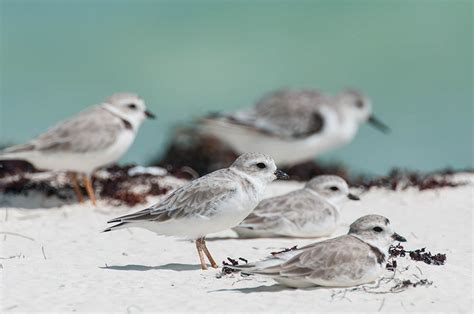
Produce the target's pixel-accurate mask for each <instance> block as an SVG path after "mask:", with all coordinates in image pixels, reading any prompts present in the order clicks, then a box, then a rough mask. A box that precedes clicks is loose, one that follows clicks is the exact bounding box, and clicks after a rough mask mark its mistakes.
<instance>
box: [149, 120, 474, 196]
mask: <svg viewBox="0 0 474 314" xmlns="http://www.w3.org/2000/svg"><path fill="white" fill-rule="evenodd" d="M237 156H238V154H237V153H236V152H235V151H233V150H232V149H231V148H230V147H229V146H228V145H225V144H223V143H222V142H221V141H219V140H218V139H217V138H215V137H212V136H209V135H202V134H200V133H199V132H197V131H196V130H195V129H192V128H188V129H180V130H179V131H178V132H176V133H175V135H174V136H173V138H172V139H171V141H170V145H169V147H168V149H167V150H166V152H165V153H164V155H163V157H162V158H157V159H156V160H154V161H152V162H151V164H152V165H157V166H160V167H163V168H166V169H167V170H168V171H169V172H170V173H171V174H173V175H175V176H178V177H182V178H188V179H189V178H192V176H190V174H189V173H188V172H187V171H185V170H184V169H186V168H191V169H193V170H194V171H195V172H196V173H197V174H199V176H202V175H205V174H207V173H209V172H212V171H214V170H216V169H220V168H224V167H227V166H229V165H230V164H231V163H232V162H233V160H234V159H235V158H236V157H237ZM282 170H283V171H285V172H286V173H288V174H289V175H290V178H291V180H297V181H308V180H310V179H311V178H313V177H315V176H318V175H323V174H332V175H337V176H340V177H342V178H343V179H345V180H346V181H347V182H348V183H349V185H351V186H356V187H362V188H365V189H370V188H372V187H384V188H387V189H390V190H398V189H407V188H410V187H415V188H418V189H419V190H430V189H437V188H444V187H456V186H459V185H463V184H464V183H462V182H453V181H452V180H451V178H450V176H452V175H453V174H455V173H456V172H461V171H462V172H473V169H463V170H459V171H454V170H453V169H444V170H441V171H435V172H431V173H421V172H417V171H409V170H402V169H399V168H394V169H392V170H391V171H390V172H389V173H388V174H387V175H386V176H382V177H374V176H369V175H365V174H364V175H361V174H354V173H351V172H350V171H349V169H348V168H347V167H346V166H344V165H343V164H342V163H337V162H333V163H321V162H316V161H308V162H304V163H301V164H297V165H294V166H291V167H283V168H282Z"/></svg>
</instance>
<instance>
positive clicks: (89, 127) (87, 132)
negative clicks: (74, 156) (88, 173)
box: [3, 106, 123, 153]
mask: <svg viewBox="0 0 474 314" xmlns="http://www.w3.org/2000/svg"><path fill="white" fill-rule="evenodd" d="M122 128H123V125H122V124H121V121H120V118H118V117H117V116H114V115H112V114H111V113H109V112H108V111H106V110H104V109H103V108H101V107H99V106H94V107H91V108H88V109H86V110H84V111H82V112H80V113H79V114H77V115H75V116H73V117H72V118H70V119H67V120H64V121H61V122H59V123H58V124H57V125H55V126H53V127H52V128H50V129H49V130H47V131H46V132H44V133H42V134H40V135H39V136H38V137H36V138H35V139H33V140H31V141H30V142H28V143H26V144H23V145H17V146H13V147H9V148H8V149H6V150H4V151H3V152H4V153H21V152H28V151H42V152H77V153H86V152H92V151H100V150H103V149H106V148H107V147H109V146H110V145H112V144H113V143H115V141H116V139H117V136H118V134H119V132H120V130H121V129H122Z"/></svg>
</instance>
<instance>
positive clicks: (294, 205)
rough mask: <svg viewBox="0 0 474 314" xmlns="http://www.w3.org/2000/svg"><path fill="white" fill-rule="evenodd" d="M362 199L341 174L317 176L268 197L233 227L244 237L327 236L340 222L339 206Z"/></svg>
mask: <svg viewBox="0 0 474 314" xmlns="http://www.w3.org/2000/svg"><path fill="white" fill-rule="evenodd" d="M347 199H350V200H359V197H358V196H356V195H354V194H351V193H350V192H349V186H348V185H347V183H346V181H344V179H342V178H341V177H338V176H333V175H323V176H317V177H315V178H313V179H311V180H310V181H308V182H307V183H306V185H305V186H304V187H303V188H302V189H299V190H296V191H292V192H290V193H287V194H284V195H280V196H276V197H271V198H268V199H264V200H263V201H261V202H260V204H258V206H257V207H256V208H255V210H254V211H253V212H251V213H250V215H248V216H247V217H246V218H245V219H244V221H242V222H241V223H240V225H238V226H237V227H235V228H233V230H234V231H235V232H237V234H238V235H239V236H240V237H266V238H271V237H296V238H298V237H301V238H308V237H323V236H329V235H331V234H332V233H333V232H334V230H335V229H336V228H337V225H338V222H339V209H338V205H339V203H340V202H342V201H343V200H347Z"/></svg>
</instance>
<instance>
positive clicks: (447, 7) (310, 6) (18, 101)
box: [0, 0, 473, 174]
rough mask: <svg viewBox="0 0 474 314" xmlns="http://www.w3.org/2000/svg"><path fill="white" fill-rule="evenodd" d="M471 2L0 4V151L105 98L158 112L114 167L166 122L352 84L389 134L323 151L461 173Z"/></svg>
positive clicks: (152, 150)
mask: <svg viewBox="0 0 474 314" xmlns="http://www.w3.org/2000/svg"><path fill="white" fill-rule="evenodd" d="M472 18H473V16H472V2H471V1H306V2H302V1H296V2H294V1H292V2H290V1H288V2H283V1H279V2H270V1H227V2H217V1H213V2H210V1H193V2H191V1H190V2H184V1H105V0H104V1H98V0H97V1H6V0H1V49H0V51H1V99H0V101H1V102H0V105H1V107H0V110H1V111H0V118H1V119H0V123H1V124H0V132H1V138H0V142H1V143H6V142H9V143H19V142H23V141H26V140H28V139H29V138H31V137H32V136H34V135H36V134H38V133H39V132H41V131H43V130H45V129H46V128H47V127H48V126H49V125H51V124H53V123H54V122H56V121H57V120H60V119H62V118H65V117H67V116H69V115H71V114H74V113H76V112H77V111H79V110H81V109H82V108H84V107H85V106H88V105H91V104H94V103H97V102H99V101H100V100H102V99H103V98H105V97H106V96H108V95H109V94H112V93H113V92H116V91H134V92H137V93H139V94H140V95H141V96H142V97H143V98H144V99H145V100H146V102H147V103H148V106H149V107H150V108H151V110H153V111H154V112H155V113H157V114H158V120H155V121H146V123H145V124H144V125H143V126H142V128H141V130H140V132H139V136H138V137H137V139H136V141H135V143H134V145H133V146H132V148H131V149H130V150H129V152H128V153H127V154H126V156H124V158H123V161H134V162H139V163H146V162H148V161H150V160H151V159H152V158H153V157H156V155H157V154H159V153H160V152H162V151H163V149H164V148H165V147H166V142H167V140H168V138H169V135H170V134H171V132H172V130H173V127H174V126H175V125H177V124H180V123H185V122H188V121H190V120H191V119H192V118H194V117H197V116H199V115H202V114H205V113H207V112H208V111H216V110H233V109H237V108H239V107H241V106H246V105H250V104H252V103H253V102H254V101H255V100H256V99H258V98H259V97H260V96H261V95H262V94H263V93H264V92H267V91H269V90H272V89H275V88H279V87H285V86H287V87H295V88H301V87H318V88H321V89H323V90H325V91H328V92H332V93H335V92H337V91H339V90H340V89H342V88H344V87H347V86H352V87H357V88H359V89H361V90H362V91H364V92H365V93H366V94H367V95H369V96H370V97H371V98H372V101H373V105H374V109H375V112H376V114H377V115H378V116H379V117H380V118H382V119H383V120H384V121H385V122H386V123H387V124H389V125H390V126H391V128H392V129H393V132H392V134H391V135H389V136H386V135H383V134H381V133H379V132H377V131H375V130H373V129H372V128H370V127H369V126H363V127H362V128H361V130H360V131H359V134H358V135H357V137H356V138H355V140H354V141H353V142H352V143H350V144H349V145H347V146H345V147H343V148H341V149H338V150H335V151H333V152H331V153H328V154H325V155H324V156H323V157H322V159H323V160H337V161H342V162H343V163H345V164H347V165H350V166H351V167H353V169H354V170H356V171H365V172H370V173H374V174H375V173H384V172H386V171H387V170H388V169H389V168H391V167H394V166H401V167H408V168H412V169H420V170H434V169H439V168H443V167H446V166H452V167H456V168H462V167H472V165H473V97H472V88H473V79H472V72H473V64H472V58H473V55H472V47H473V46H472V45H473V25H472Z"/></svg>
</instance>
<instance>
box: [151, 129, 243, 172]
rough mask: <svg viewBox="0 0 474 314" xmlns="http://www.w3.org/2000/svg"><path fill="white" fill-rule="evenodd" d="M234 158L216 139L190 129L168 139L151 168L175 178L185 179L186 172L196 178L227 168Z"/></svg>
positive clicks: (234, 155)
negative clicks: (163, 171)
mask: <svg viewBox="0 0 474 314" xmlns="http://www.w3.org/2000/svg"><path fill="white" fill-rule="evenodd" d="M237 157H238V154H237V153H235V152H234V151H233V150H232V149H230V148H229V147H228V146H226V145H224V144H223V143H222V142H221V141H219V140H218V139H217V138H215V137H212V136H208V135H204V134H200V133H198V132H197V131H196V130H193V129H181V130H179V131H177V132H176V134H175V135H174V137H173V138H172V140H171V142H170V145H169V147H168V148H167V150H166V151H165V153H164V155H163V157H162V158H160V159H159V160H155V161H152V162H151V164H152V165H153V166H159V167H163V168H165V169H167V170H168V172H170V173H171V174H173V175H175V176H177V177H184V178H189V175H190V173H189V172H190V171H189V169H191V172H192V171H194V172H195V173H196V175H197V176H203V175H205V174H208V173H210V172H212V171H215V170H217V169H221V168H225V167H228V166H229V165H231V164H232V162H234V160H235V159H236V158H237ZM196 175H194V176H196Z"/></svg>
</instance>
